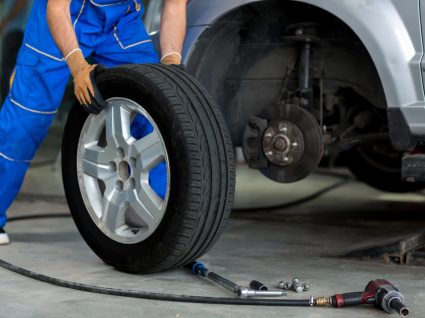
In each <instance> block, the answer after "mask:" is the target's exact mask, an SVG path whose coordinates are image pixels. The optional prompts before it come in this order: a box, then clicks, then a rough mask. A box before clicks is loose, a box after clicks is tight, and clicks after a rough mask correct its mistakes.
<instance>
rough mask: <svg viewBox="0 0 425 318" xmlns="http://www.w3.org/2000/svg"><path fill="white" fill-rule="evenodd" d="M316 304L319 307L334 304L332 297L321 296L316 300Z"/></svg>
mask: <svg viewBox="0 0 425 318" xmlns="http://www.w3.org/2000/svg"><path fill="white" fill-rule="evenodd" d="M314 305H315V306H318V307H324V306H327V305H332V298H330V297H329V298H325V297H319V298H316V299H315V300H314Z"/></svg>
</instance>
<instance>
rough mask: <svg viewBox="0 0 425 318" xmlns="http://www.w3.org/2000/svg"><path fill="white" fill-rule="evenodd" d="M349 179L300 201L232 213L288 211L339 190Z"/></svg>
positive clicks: (241, 209)
mask: <svg viewBox="0 0 425 318" xmlns="http://www.w3.org/2000/svg"><path fill="white" fill-rule="evenodd" d="M351 181H352V180H351V178H348V177H347V178H345V179H344V180H341V181H338V182H336V183H334V184H331V185H330V186H327V187H325V188H323V189H321V190H319V191H317V192H315V193H313V194H310V195H308V196H305V197H303V198H301V199H298V200H294V201H291V202H288V203H284V204H279V205H273V206H268V207H264V208H238V209H233V211H236V212H252V211H261V212H263V211H267V212H272V211H278V210H284V209H288V208H292V207H293V206H298V205H301V204H304V203H307V202H310V201H313V200H315V199H317V198H319V197H321V196H322V195H325V194H326V193H328V192H331V191H333V190H335V189H337V188H340V187H342V186H344V185H346V184H347V183H349V182H351Z"/></svg>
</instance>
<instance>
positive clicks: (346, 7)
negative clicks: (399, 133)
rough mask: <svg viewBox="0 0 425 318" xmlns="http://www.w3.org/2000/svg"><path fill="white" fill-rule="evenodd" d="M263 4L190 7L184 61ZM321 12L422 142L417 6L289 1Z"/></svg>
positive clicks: (203, 2) (359, 0) (202, 2)
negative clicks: (354, 46) (235, 16)
mask: <svg viewBox="0 0 425 318" xmlns="http://www.w3.org/2000/svg"><path fill="white" fill-rule="evenodd" d="M260 1H266V0H215V1H211V0H198V1H191V2H189V6H188V17H189V18H188V26H189V28H188V34H187V38H186V43H185V50H184V53H185V61H186V62H187V61H189V59H190V56H191V54H192V53H193V51H194V50H196V42H197V40H198V39H199V38H200V37H201V36H202V33H203V32H204V31H205V30H206V29H207V28H208V27H209V26H210V25H213V24H214V23H215V22H216V21H218V20H219V19H220V18H221V17H223V16H225V15H226V14H227V13H229V12H231V11H232V10H235V9H237V8H239V7H240V6H243V5H247V4H251V3H255V2H260ZM291 1H297V2H302V3H306V4H310V5H313V6H316V7H319V8H321V9H323V10H325V11H328V12H329V13H331V14H333V15H335V16H336V17H338V18H339V19H341V20H342V21H344V22H345V23H346V24H347V25H348V26H349V27H350V28H351V29H352V30H353V31H354V33H356V35H357V36H358V37H359V39H360V40H361V41H362V42H363V44H364V46H365V47H366V49H367V50H368V52H369V54H370V55H371V58H372V60H373V61H374V64H375V66H376V69H377V71H378V74H379V77H380V79H381V82H382V85H383V88H384V92H385V96H386V101H387V106H388V107H389V108H400V109H401V112H402V113H403V115H404V117H405V119H406V121H407V123H408V126H409V127H410V130H411V132H412V133H413V134H414V135H422V136H425V102H424V100H425V97H424V88H423V80H422V70H421V62H422V59H423V44H422V33H421V18H420V1H419V0H411V1H397V0H390V1H382V0H291Z"/></svg>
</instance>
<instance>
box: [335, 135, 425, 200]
mask: <svg viewBox="0 0 425 318" xmlns="http://www.w3.org/2000/svg"><path fill="white" fill-rule="evenodd" d="M342 158H343V160H344V164H345V165H346V166H347V168H348V169H349V170H350V171H351V172H352V173H353V174H354V175H355V176H356V177H357V178H358V179H359V180H360V181H363V182H364V183H366V184H368V185H369V186H371V187H373V188H375V189H378V190H381V191H386V192H393V193H407V192H415V191H419V190H422V189H423V188H424V186H423V184H420V183H408V182H403V181H402V178H401V159H402V153H399V152H397V151H396V150H394V148H393V147H392V146H391V144H390V142H389V141H388V142H382V143H376V144H366V145H364V146H361V147H358V148H355V149H352V150H350V151H346V152H344V153H342Z"/></svg>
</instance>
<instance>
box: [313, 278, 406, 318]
mask: <svg viewBox="0 0 425 318" xmlns="http://www.w3.org/2000/svg"><path fill="white" fill-rule="evenodd" d="M364 304H370V305H375V306H376V307H378V308H380V309H382V310H384V311H385V312H387V313H389V314H392V313H394V312H395V313H398V314H399V315H400V316H402V317H406V316H407V315H409V309H408V308H407V307H406V306H405V305H404V297H403V295H402V294H401V293H400V292H399V291H398V289H397V288H395V287H394V285H393V284H391V283H390V282H389V281H387V280H385V279H376V280H372V281H370V282H369V284H367V286H366V288H365V290H364V291H363V292H354V293H345V294H336V295H334V296H332V297H329V298H317V299H315V305H316V306H326V305H332V306H335V307H347V306H356V305H364Z"/></svg>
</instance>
